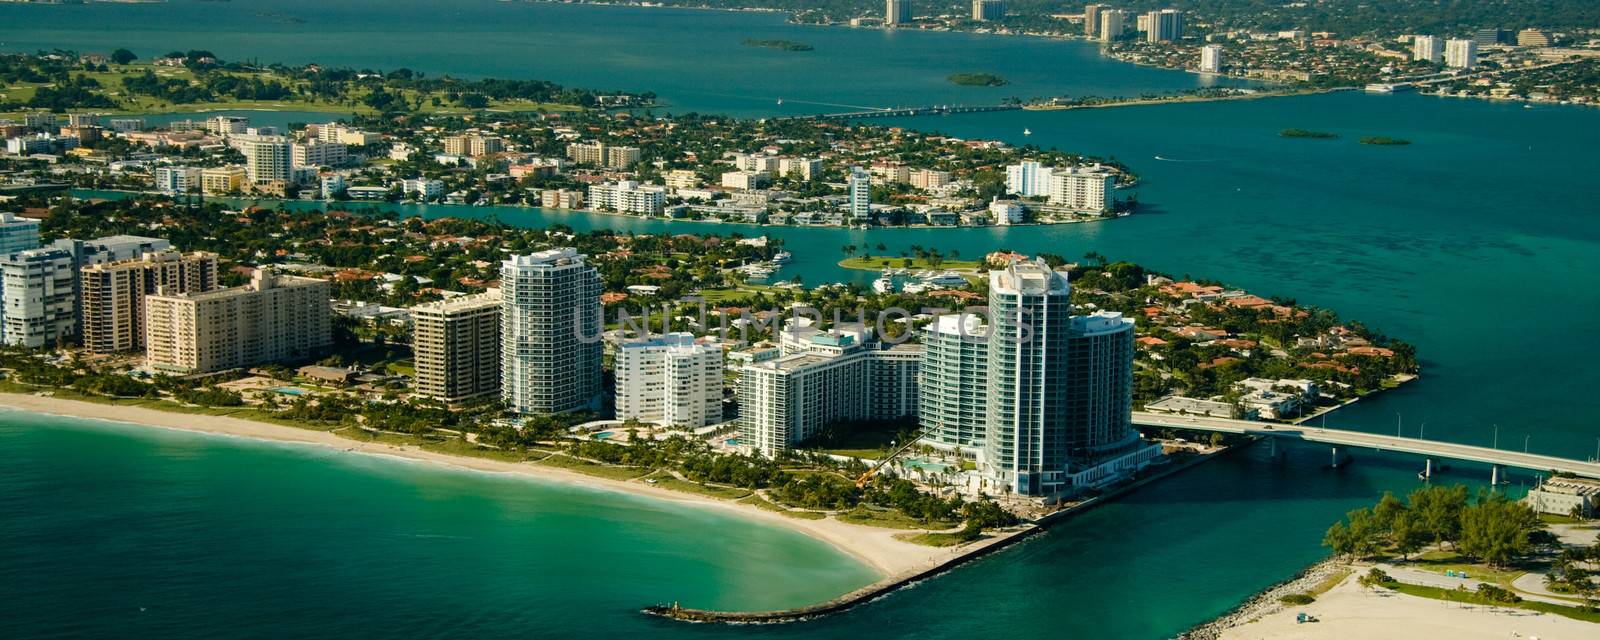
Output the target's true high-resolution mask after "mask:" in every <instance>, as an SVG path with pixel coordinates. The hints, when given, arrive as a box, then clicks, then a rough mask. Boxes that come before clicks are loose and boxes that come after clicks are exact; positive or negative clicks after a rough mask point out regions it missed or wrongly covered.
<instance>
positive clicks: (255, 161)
mask: <svg viewBox="0 0 1600 640" xmlns="http://www.w3.org/2000/svg"><path fill="white" fill-rule="evenodd" d="M238 146H239V151H241V152H243V153H244V161H245V164H244V171H245V176H246V177H247V178H249V180H250V182H253V183H256V184H261V183H263V182H272V181H274V180H284V181H288V180H289V179H290V177H291V175H292V174H291V172H290V169H291V166H290V164H289V140H288V139H287V138H284V137H281V136H252V137H249V138H247V139H244V140H240V141H239V143H238Z"/></svg>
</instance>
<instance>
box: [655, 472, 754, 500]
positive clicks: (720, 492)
mask: <svg viewBox="0 0 1600 640" xmlns="http://www.w3.org/2000/svg"><path fill="white" fill-rule="evenodd" d="M648 479H649V480H654V481H655V482H654V484H655V486H658V487H662V488H665V489H671V490H673V491H682V492H684V493H695V494H699V495H702V496H710V497H712V498H721V499H723V500H740V499H742V498H745V497H750V496H751V493H750V490H749V489H738V488H733V487H711V486H706V485H703V484H700V483H698V482H689V481H686V480H679V479H677V478H674V477H672V476H670V475H667V474H665V473H656V474H654V475H652V476H650V477H649V478H648Z"/></svg>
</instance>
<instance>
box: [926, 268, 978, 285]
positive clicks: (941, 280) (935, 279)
mask: <svg viewBox="0 0 1600 640" xmlns="http://www.w3.org/2000/svg"><path fill="white" fill-rule="evenodd" d="M922 281H923V282H924V283H926V284H930V285H934V286H939V287H959V286H962V285H965V284H967V279H966V278H963V277H961V274H958V273H956V272H954V271H946V272H944V273H940V274H935V275H931V276H928V277H926V278H923V279H922Z"/></svg>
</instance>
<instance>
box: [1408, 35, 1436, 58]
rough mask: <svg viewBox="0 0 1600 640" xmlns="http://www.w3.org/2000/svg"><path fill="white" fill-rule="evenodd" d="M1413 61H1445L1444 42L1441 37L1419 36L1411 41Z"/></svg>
mask: <svg viewBox="0 0 1600 640" xmlns="http://www.w3.org/2000/svg"><path fill="white" fill-rule="evenodd" d="M1411 59H1412V60H1419V61H1422V62H1439V61H1440V60H1443V59H1444V42H1443V41H1441V40H1440V39H1439V36H1417V37H1416V38H1414V39H1412V41H1411Z"/></svg>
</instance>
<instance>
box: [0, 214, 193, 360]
mask: <svg viewBox="0 0 1600 640" xmlns="http://www.w3.org/2000/svg"><path fill="white" fill-rule="evenodd" d="M170 246H171V244H170V243H168V242H167V241H166V240H162V239H160V238H145V237H140V236H107V237H104V238H96V239H94V240H66V239H63V240H57V241H55V242H53V243H50V245H49V246H45V247H40V248H37V249H32V250H28V251H21V252H17V253H10V254H6V255H3V256H0V342H3V343H5V344H8V345H12V346H22V347H29V348H35V349H37V348H40V347H45V346H51V345H54V344H56V343H58V342H61V341H63V340H66V339H69V338H73V337H76V336H77V335H78V332H79V328H80V327H81V326H82V324H81V320H82V317H83V314H82V311H83V309H82V306H81V304H80V303H81V301H82V287H81V286H80V284H81V280H80V279H79V272H80V271H81V270H82V269H83V268H84V267H86V266H89V265H96V264H102V263H106V262H116V261H119V260H130V259H134V258H138V257H139V256H142V255H144V254H145V253H148V252H152V251H162V250H165V249H167V248H168V247H170Z"/></svg>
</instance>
